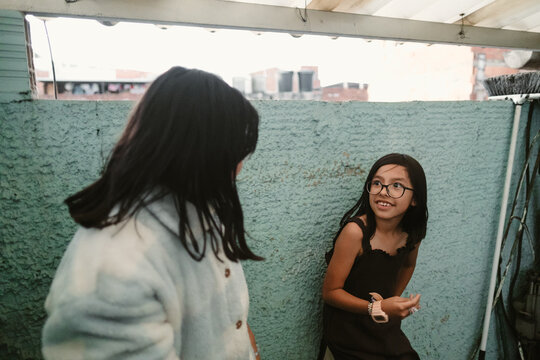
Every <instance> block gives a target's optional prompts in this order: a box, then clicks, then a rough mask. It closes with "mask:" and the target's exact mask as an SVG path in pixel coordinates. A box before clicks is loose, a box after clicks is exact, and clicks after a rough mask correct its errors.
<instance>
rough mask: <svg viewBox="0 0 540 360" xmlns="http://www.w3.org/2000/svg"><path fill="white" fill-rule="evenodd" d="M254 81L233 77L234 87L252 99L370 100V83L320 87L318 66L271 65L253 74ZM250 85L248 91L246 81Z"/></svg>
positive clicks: (252, 79) (251, 75)
mask: <svg viewBox="0 0 540 360" xmlns="http://www.w3.org/2000/svg"><path fill="white" fill-rule="evenodd" d="M250 77H251V81H246V79H245V78H241V77H235V78H233V86H234V87H235V88H236V89H238V90H239V91H241V92H243V93H244V94H245V95H246V96H247V97H248V98H249V99H273V100H323V101H348V100H355V101H367V99H368V94H367V91H368V90H367V89H368V85H367V84H359V83H352V82H348V83H341V84H336V85H332V86H327V87H325V88H321V81H320V80H319V68H318V67H317V66H302V67H301V68H300V69H299V70H298V71H293V70H283V69H278V68H270V69H266V70H261V71H257V72H254V73H252V74H250ZM246 83H248V84H250V85H251V89H249V91H247V88H246V86H245V84H246Z"/></svg>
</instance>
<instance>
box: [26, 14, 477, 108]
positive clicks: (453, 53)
mask: <svg viewBox="0 0 540 360" xmlns="http://www.w3.org/2000/svg"><path fill="white" fill-rule="evenodd" d="M27 18H28V21H29V24H30V29H31V42H32V47H33V51H34V57H35V66H36V68H40V67H41V68H46V69H49V68H50V55H49V49H48V43H47V36H46V33H45V26H44V19H43V18H37V17H34V16H31V15H29V16H28V17H27ZM45 22H46V24H47V29H48V33H49V40H50V43H51V49H52V53H53V58H54V61H55V64H56V66H57V76H58V78H61V77H62V75H63V74H62V71H65V72H69V71H70V69H71V70H73V71H74V70H75V69H79V70H80V69H86V70H85V71H94V72H99V71H107V70H112V69H130V70H140V71H145V72H151V73H155V74H156V75H157V74H159V73H161V72H164V71H166V70H167V69H169V68H170V67H171V66H175V65H180V66H184V67H188V68H198V69H202V70H205V71H209V72H213V73H216V74H218V75H220V76H221V77H222V78H223V79H224V80H225V81H227V82H228V83H229V84H232V78H233V77H235V76H243V77H246V78H249V74H250V73H253V72H256V71H259V70H264V69H268V68H279V69H281V70H292V71H298V70H300V67H301V66H304V65H306V66H318V68H319V79H320V81H321V86H327V85H331V84H335V83H340V82H358V83H367V84H368V85H369V95H370V101H410V100H465V99H468V96H469V94H470V92H471V86H472V85H471V82H470V80H471V75H472V60H473V54H472V52H471V49H470V48H469V47H466V46H455V45H436V44H435V45H428V44H422V43H410V42H409V43H398V42H395V41H383V40H366V39H360V38H346V37H339V38H337V39H335V38H330V37H329V36H321V35H302V36H301V37H293V36H291V35H290V34H286V33H271V32H264V33H257V32H253V31H245V30H233V29H208V28H200V27H189V26H170V27H167V28H165V29H162V28H160V27H158V26H157V25H153V24H142V23H131V22H119V23H117V24H116V25H114V26H106V25H103V24H101V23H99V22H98V21H96V20H89V19H73V18H51V19H46V20H45ZM64 75H66V76H68V74H64Z"/></svg>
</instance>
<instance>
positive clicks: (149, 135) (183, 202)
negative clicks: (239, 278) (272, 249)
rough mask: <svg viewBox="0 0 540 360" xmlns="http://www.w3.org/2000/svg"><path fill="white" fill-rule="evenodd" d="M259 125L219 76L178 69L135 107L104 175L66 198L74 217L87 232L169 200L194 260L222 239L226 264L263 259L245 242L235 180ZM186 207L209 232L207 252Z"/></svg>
mask: <svg viewBox="0 0 540 360" xmlns="http://www.w3.org/2000/svg"><path fill="white" fill-rule="evenodd" d="M258 126H259V115H258V114H257V111H256V110H255V108H254V107H253V106H252V105H251V104H250V103H249V102H248V101H247V100H246V99H245V98H244V97H243V96H242V94H241V93H240V92H239V91H237V90H236V89H234V88H232V87H230V86H229V85H227V83H225V82H224V81H223V80H221V79H220V78H219V77H217V76H215V75H213V74H210V73H207V72H204V71H201V70H195V69H185V68H182V67H173V68H171V69H170V70H168V71H167V72H165V73H164V74H162V75H161V76H159V77H158V78H157V79H156V80H154V82H153V83H152V84H151V85H150V87H149V88H148V89H147V91H146V93H145V94H144V96H143V97H142V98H141V100H140V101H139V103H138V104H137V105H136V107H135V108H134V110H133V112H132V113H131V115H130V117H129V120H128V123H127V125H126V128H125V130H124V132H123V134H122V136H121V137H120V140H119V141H118V142H117V143H116V145H115V147H114V149H113V150H112V152H111V154H110V156H109V159H108V162H107V164H106V165H105V167H104V169H103V172H102V174H101V177H100V178H99V179H98V180H97V181H96V182H94V183H93V184H91V185H90V186H88V187H86V188H85V189H83V190H81V191H80V192H78V193H76V194H74V195H72V196H70V197H68V198H67V199H66V200H65V203H66V204H67V205H68V207H69V212H70V214H71V217H72V218H73V219H74V220H75V222H77V223H78V224H80V225H82V226H83V227H87V228H104V227H106V226H109V225H112V224H117V223H119V222H121V221H123V220H124V219H126V218H128V217H130V216H133V215H135V214H136V213H137V211H139V210H140V209H141V208H143V207H144V206H145V204H148V203H150V202H152V201H155V200H158V199H160V198H163V197H164V196H166V195H172V197H173V199H174V203H175V206H176V210H177V212H178V216H179V224H178V234H177V235H178V237H179V239H180V241H181V243H182V245H183V246H184V247H185V248H186V250H187V251H188V252H189V254H190V255H191V257H192V258H193V259H195V260H197V261H200V260H201V259H202V258H203V257H204V255H205V249H206V247H207V241H208V240H209V241H210V242H211V244H210V245H211V248H212V250H213V252H214V254H215V255H216V256H218V248H219V246H218V245H219V243H218V240H219V239H220V240H221V245H222V248H223V251H224V253H225V255H226V256H227V257H228V258H229V259H231V260H233V261H237V260H238V259H240V260H243V259H253V260H262V258H261V257H259V256H257V255H255V254H254V253H253V252H252V251H251V250H250V249H249V248H248V246H247V244H246V240H245V231H244V220H243V214H242V208H241V206H240V201H239V198H238V193H237V189H236V177H235V170H236V167H237V165H238V163H239V162H240V161H242V160H243V159H244V158H245V157H246V156H247V155H248V154H250V153H252V152H253V151H254V150H255V147H256V144H257V137H258ZM188 203H191V204H193V205H194V207H195V209H196V213H197V217H198V219H199V221H200V222H201V224H203V223H206V224H208V225H210V227H211V229H212V231H209V232H208V233H207V232H204V244H203V246H202V247H201V246H199V244H198V243H197V241H196V239H195V238H194V235H193V231H192V224H190V223H189V220H188V215H187V204H188ZM113 208H115V210H114V214H112V213H111V211H112V210H113ZM117 210H118V211H117ZM213 213H214V214H215V215H213ZM216 217H217V218H218V220H217V219H215V218H216ZM221 225H223V227H222V226H221ZM169 230H170V229H169ZM175 230H176V229H175ZM175 233H176V231H175ZM188 244H189V245H188ZM218 258H219V257H218Z"/></svg>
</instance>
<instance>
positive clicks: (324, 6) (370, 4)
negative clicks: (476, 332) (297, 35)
mask: <svg viewBox="0 0 540 360" xmlns="http://www.w3.org/2000/svg"><path fill="white" fill-rule="evenodd" d="M228 1H234V2H243V3H252V4H265V5H272V6H285V7H293V8H296V7H298V8H304V7H306V8H307V9H308V10H322V11H332V12H341V13H348V14H361V15H371V16H380V17H390V18H397V19H407V20H420V21H429V22H437V23H445V24H453V23H455V24H461V21H462V19H463V21H464V24H466V25H471V26H479V27H489V28H495V29H508V30H518V31H526V32H536V33H540V0H342V1H337V0H309V1H304V0H228Z"/></svg>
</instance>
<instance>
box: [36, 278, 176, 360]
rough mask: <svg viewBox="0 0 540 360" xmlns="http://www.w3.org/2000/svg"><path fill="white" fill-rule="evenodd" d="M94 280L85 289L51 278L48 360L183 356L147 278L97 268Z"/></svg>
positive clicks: (45, 344) (45, 346)
mask: <svg viewBox="0 0 540 360" xmlns="http://www.w3.org/2000/svg"><path fill="white" fill-rule="evenodd" d="M94 279H95V282H93V286H85V287H84V291H73V286H62V284H54V283H53V287H52V288H51V290H52V291H51V293H50V294H49V298H48V299H47V302H46V304H45V307H46V310H47V312H48V314H49V317H48V319H47V321H46V323H45V326H44V328H43V334H42V342H43V343H42V346H43V356H44V358H45V359H54V360H63V359H66V360H68V359H69V360H77V359H111V358H115V359H117V358H121V359H141V360H142V359H145V360H151V359H168V360H173V359H179V357H178V355H177V353H176V351H177V350H176V349H175V346H174V341H175V339H174V331H173V327H172V326H171V324H170V323H169V322H168V321H167V317H166V314H165V311H164V308H163V305H162V303H161V302H160V301H159V299H158V298H159V297H158V296H157V295H156V292H155V288H154V286H153V284H152V283H151V281H148V278H145V276H144V275H141V274H139V275H137V276H128V277H126V276H115V275H113V274H110V273H103V272H101V273H99V272H98V273H97V274H96V276H95V278H94ZM59 281H61V280H59ZM62 281H65V279H62ZM72 281H74V280H73V278H71V282H72ZM176 340H177V341H179V339H176Z"/></svg>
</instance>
